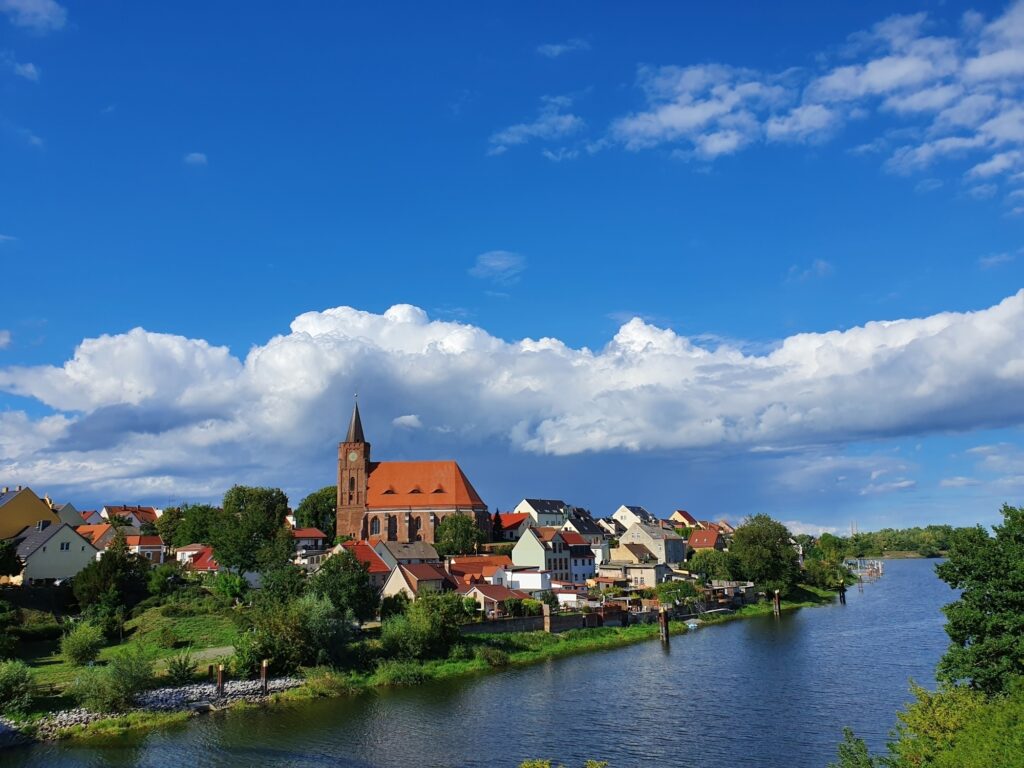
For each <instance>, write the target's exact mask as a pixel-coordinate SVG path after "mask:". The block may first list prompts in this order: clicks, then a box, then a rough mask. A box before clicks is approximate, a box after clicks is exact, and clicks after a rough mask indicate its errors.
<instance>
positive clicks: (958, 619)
mask: <svg viewBox="0 0 1024 768" xmlns="http://www.w3.org/2000/svg"><path fill="white" fill-rule="evenodd" d="M1001 513H1002V516H1003V522H1002V524H1001V525H997V526H995V529H994V530H995V536H989V535H988V533H987V532H986V531H985V530H984V529H983V528H982V527H981V526H978V527H976V528H967V529H962V530H960V531H957V532H956V533H955V534H954V535H953V536H952V540H951V542H950V547H949V556H948V559H947V560H946V562H944V563H941V564H940V565H938V566H937V567H936V569H935V570H936V572H937V573H938V575H939V578H941V579H942V580H943V581H945V582H946V583H947V584H949V586H951V587H952V588H953V589H959V590H961V593H960V599H959V600H957V601H956V602H954V603H951V604H949V605H947V606H946V607H945V608H943V611H944V612H945V614H946V618H947V619H948V621H947V623H946V633H947V634H948V635H949V637H950V640H951V641H952V642H951V644H950V647H949V650H947V651H946V653H945V655H944V656H943V657H942V659H941V660H940V661H939V669H938V677H939V678H940V679H942V680H945V681H947V682H950V683H956V682H967V683H969V684H970V685H971V686H972V687H974V688H977V689H979V690H982V691H984V692H986V693H989V694H992V693H998V692H1001V691H1002V690H1003V689H1004V686H1005V685H1006V684H1008V683H1009V682H1010V680H1011V679H1012V677H1013V676H1014V675H1021V674H1024V642H1021V638H1022V637H1024V508H1021V507H1011V506H1010V505H1008V504H1004V505H1003V508H1002V511H1001Z"/></svg>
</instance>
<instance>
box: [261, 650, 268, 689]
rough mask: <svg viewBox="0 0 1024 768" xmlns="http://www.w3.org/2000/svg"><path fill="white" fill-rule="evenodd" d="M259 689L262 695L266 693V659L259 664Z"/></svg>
mask: <svg viewBox="0 0 1024 768" xmlns="http://www.w3.org/2000/svg"><path fill="white" fill-rule="evenodd" d="M260 690H261V691H263V695H264V696H266V695H267V660H266V659H264V660H263V663H261V664H260Z"/></svg>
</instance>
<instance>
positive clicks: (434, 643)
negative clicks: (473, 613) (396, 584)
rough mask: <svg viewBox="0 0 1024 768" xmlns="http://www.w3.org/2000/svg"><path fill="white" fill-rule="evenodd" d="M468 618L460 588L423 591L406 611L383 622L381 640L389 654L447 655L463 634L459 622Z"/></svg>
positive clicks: (432, 657) (424, 656) (436, 657)
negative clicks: (423, 593)
mask: <svg viewBox="0 0 1024 768" xmlns="http://www.w3.org/2000/svg"><path fill="white" fill-rule="evenodd" d="M465 620H466V614H465V611H464V610H463V607H462V598H461V597H460V596H459V594H458V593H457V592H446V593H443V594H427V595H422V596H421V597H419V598H417V599H416V601H415V602H413V603H411V604H410V605H409V607H408V608H407V609H406V611H405V613H403V614H398V615H396V616H392V617H391V618H389V619H388V620H387V621H385V622H384V624H383V626H382V627H381V644H382V645H383V647H384V652H385V653H386V654H388V655H389V656H398V657H404V658H412V659H440V658H444V657H446V656H447V655H448V652H449V651H450V650H451V647H452V646H453V645H454V644H455V642H456V641H457V640H458V639H459V637H460V636H461V633H460V630H459V625H460V624H461V623H462V622H464V621H465Z"/></svg>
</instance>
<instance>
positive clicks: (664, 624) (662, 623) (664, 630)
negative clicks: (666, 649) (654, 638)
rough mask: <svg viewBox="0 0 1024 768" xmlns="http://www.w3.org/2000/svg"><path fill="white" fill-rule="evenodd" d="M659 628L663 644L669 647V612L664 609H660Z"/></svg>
mask: <svg viewBox="0 0 1024 768" xmlns="http://www.w3.org/2000/svg"><path fill="white" fill-rule="evenodd" d="M658 628H659V629H660V631H661V642H663V643H664V644H665V645H668V611H666V610H665V609H664V608H663V607H662V608H659V609H658Z"/></svg>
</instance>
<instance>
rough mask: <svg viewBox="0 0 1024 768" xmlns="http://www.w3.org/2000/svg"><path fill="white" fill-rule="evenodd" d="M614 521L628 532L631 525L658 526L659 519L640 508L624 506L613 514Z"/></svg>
mask: <svg viewBox="0 0 1024 768" xmlns="http://www.w3.org/2000/svg"><path fill="white" fill-rule="evenodd" d="M612 520H615V521H616V522H617V523H618V524H619V525H621V526H622V528H623V530H628V529H629V526H631V525H657V524H658V518H656V517H655V516H654V515H652V514H651V513H650V512H648V511H647V510H646V509H644V508H643V507H640V506H627V505H626V504H623V505H622V506H621V507H619V508H618V509H616V510H615V511H614V512H613V513H612Z"/></svg>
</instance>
